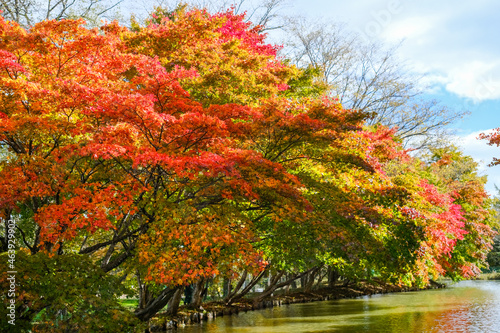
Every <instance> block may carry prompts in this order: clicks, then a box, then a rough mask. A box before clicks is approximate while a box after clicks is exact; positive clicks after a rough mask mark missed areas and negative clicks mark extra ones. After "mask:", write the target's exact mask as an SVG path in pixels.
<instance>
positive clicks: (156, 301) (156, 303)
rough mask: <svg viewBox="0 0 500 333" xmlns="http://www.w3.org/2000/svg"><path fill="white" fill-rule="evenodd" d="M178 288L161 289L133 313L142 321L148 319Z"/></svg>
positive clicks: (165, 303) (161, 307)
mask: <svg viewBox="0 0 500 333" xmlns="http://www.w3.org/2000/svg"><path fill="white" fill-rule="evenodd" d="M178 289H179V287H175V288H168V287H167V288H165V289H163V290H162V292H161V293H160V294H159V295H158V296H156V297H154V298H153V297H150V300H149V302H147V304H145V306H144V307H142V308H139V309H137V310H136V311H135V315H136V316H137V318H139V319H140V320H142V321H148V320H149V319H151V318H152V317H153V316H154V315H155V314H157V313H158V311H160V310H161V309H163V308H164V307H165V305H167V304H168V302H169V301H170V299H171V298H172V297H173V296H174V294H175V293H176V292H177V290H178Z"/></svg>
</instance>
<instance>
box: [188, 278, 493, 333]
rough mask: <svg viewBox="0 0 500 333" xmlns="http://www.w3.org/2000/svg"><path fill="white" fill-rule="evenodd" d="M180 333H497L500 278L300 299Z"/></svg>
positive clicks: (219, 320) (211, 322) (206, 323)
mask: <svg viewBox="0 0 500 333" xmlns="http://www.w3.org/2000/svg"><path fill="white" fill-rule="evenodd" d="M178 332H181V333H195V332H196V333H201V332H204V333H223V332H224V333H233V332H234V333H236V332H238V333H240V332H241V333H245V332H248V333H302V332H303V333H306V332H307V333H309V332H311V333H312V332H318V333H320V332H321V333H326V332H356V333H357V332H391V333H392V332H394V333H411V332H415V333H416V332H445V333H448V332H467V333H469V332H478V333H488V332H499V333H500V281H462V282H459V283H457V284H450V285H449V286H448V288H446V289H438V290H427V291H419V292H408V293H395V294H385V295H375V296H366V297H362V298H357V299H346V300H336V301H324V302H313V303H305V304H304V303H301V304H292V305H285V306H281V307H275V308H272V309H265V310H259V311H250V312H247V313H240V314H239V315H233V316H225V317H221V318H217V319H216V320H213V321H208V322H204V323H203V324H202V325H198V326H186V327H185V328H182V329H179V330H178Z"/></svg>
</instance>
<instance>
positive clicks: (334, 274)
mask: <svg viewBox="0 0 500 333" xmlns="http://www.w3.org/2000/svg"><path fill="white" fill-rule="evenodd" d="M339 278H340V273H339V271H338V270H337V269H335V268H334V267H333V266H330V267H328V287H329V288H333V287H334V286H335V283H337V281H338V280H339Z"/></svg>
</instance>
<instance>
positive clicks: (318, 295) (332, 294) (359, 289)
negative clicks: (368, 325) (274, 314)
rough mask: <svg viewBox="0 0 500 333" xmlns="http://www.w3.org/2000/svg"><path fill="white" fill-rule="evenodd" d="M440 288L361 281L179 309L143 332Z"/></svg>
mask: <svg viewBox="0 0 500 333" xmlns="http://www.w3.org/2000/svg"><path fill="white" fill-rule="evenodd" d="M441 288H446V285H445V284H441V283H437V282H434V281H431V283H430V284H429V285H428V286H426V287H423V288H418V287H400V286H396V285H390V284H385V283H379V282H375V281H373V282H371V283H368V282H366V281H360V282H357V283H353V284H352V285H347V286H344V285H337V286H335V287H332V288H328V287H324V288H320V289H315V290H312V291H310V292H301V291H299V292H291V293H289V294H279V295H274V296H270V297H268V298H266V299H264V300H262V301H261V302H259V303H256V304H255V303H254V302H253V300H252V299H242V300H240V301H238V302H235V303H234V304H231V305H229V306H226V305H224V304H223V302H222V301H216V302H215V301H214V302H208V303H205V304H203V305H202V308H201V309H200V310H193V309H188V308H187V307H184V306H181V307H180V308H179V312H178V314H177V315H176V316H173V317H168V316H164V315H162V314H161V313H160V314H159V315H158V316H156V317H154V318H153V319H152V320H151V321H150V325H149V328H148V329H146V331H145V332H146V333H152V332H175V331H176V330H177V328H179V327H184V326H187V325H199V324H200V323H201V322H204V321H212V320H215V319H216V318H218V317H223V316H231V315H235V314H238V313H240V312H247V311H255V310H261V309H266V308H272V307H278V306H283V305H289V304H296V303H310V302H319V301H330V300H337V299H349V298H359V297H364V296H371V295H381V294H390V293H398V292H411V291H420V290H429V289H441Z"/></svg>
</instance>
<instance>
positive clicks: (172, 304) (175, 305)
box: [167, 287, 184, 316]
mask: <svg viewBox="0 0 500 333" xmlns="http://www.w3.org/2000/svg"><path fill="white" fill-rule="evenodd" d="M183 292H184V288H182V287H181V288H179V289H177V291H176V292H175V293H174V295H173V296H172V297H171V298H170V300H169V301H168V303H167V315H169V316H175V315H176V314H177V311H178V310H179V305H180V304H181V299H182V293H183Z"/></svg>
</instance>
